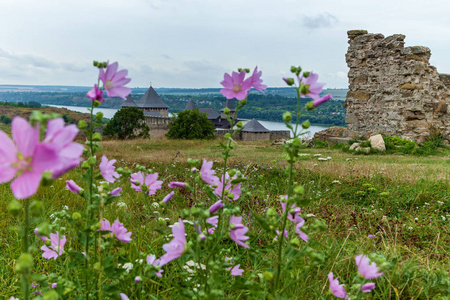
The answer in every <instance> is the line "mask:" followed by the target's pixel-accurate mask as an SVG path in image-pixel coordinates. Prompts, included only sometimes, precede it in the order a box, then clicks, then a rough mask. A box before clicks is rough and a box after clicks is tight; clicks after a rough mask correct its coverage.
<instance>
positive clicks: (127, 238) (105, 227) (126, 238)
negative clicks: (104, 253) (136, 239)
mask: <svg viewBox="0 0 450 300" xmlns="http://www.w3.org/2000/svg"><path fill="white" fill-rule="evenodd" d="M100 223H101V224H102V227H100V229H99V231H111V236H113V235H114V234H115V235H116V238H117V239H118V240H119V241H121V242H123V243H129V242H131V234H132V232H128V231H127V229H126V228H125V227H124V226H123V223H120V222H119V218H117V219H116V221H114V223H113V224H112V226H111V223H109V221H108V220H106V219H104V220H102V221H100Z"/></svg>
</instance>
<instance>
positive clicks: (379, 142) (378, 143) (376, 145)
mask: <svg viewBox="0 0 450 300" xmlns="http://www.w3.org/2000/svg"><path fill="white" fill-rule="evenodd" d="M369 142H370V146H372V148H373V149H376V150H379V151H386V145H385V144H384V140H383V136H381V134H377V135H373V136H371V137H370V138H369Z"/></svg>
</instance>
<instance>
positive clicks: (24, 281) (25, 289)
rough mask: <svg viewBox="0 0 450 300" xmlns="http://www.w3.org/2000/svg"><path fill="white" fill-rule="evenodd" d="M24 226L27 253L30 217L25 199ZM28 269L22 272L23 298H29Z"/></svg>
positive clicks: (24, 249) (24, 250)
mask: <svg viewBox="0 0 450 300" xmlns="http://www.w3.org/2000/svg"><path fill="white" fill-rule="evenodd" d="M24 223H25V226H24V229H23V252H24V253H28V231H29V228H30V217H29V200H28V198H27V199H25V222H24ZM28 276H29V271H28V270H25V271H24V272H23V274H22V285H23V296H24V299H29V294H30V290H29V289H30V287H29V284H28Z"/></svg>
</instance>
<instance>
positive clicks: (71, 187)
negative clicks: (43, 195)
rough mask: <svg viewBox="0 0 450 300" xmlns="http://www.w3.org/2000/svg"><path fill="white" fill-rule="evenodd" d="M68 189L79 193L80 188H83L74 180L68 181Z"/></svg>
mask: <svg viewBox="0 0 450 300" xmlns="http://www.w3.org/2000/svg"><path fill="white" fill-rule="evenodd" d="M66 189H68V190H69V191H71V192H72V193H75V194H78V193H79V192H80V190H82V188H80V187H79V186H78V185H77V184H76V183H75V181H73V180H67V181H66Z"/></svg>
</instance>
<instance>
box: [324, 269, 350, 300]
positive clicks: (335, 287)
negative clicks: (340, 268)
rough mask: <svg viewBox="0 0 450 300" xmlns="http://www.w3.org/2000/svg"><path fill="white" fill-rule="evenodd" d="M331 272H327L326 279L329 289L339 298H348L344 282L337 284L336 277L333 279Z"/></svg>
mask: <svg viewBox="0 0 450 300" xmlns="http://www.w3.org/2000/svg"><path fill="white" fill-rule="evenodd" d="M333 277H334V275H333V272H330V273H329V274H328V280H329V281H330V290H331V292H332V293H333V295H334V296H335V297H338V298H341V299H348V296H347V292H346V291H345V288H344V284H341V285H340V284H339V281H338V278H337V277H336V278H335V279H333Z"/></svg>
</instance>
